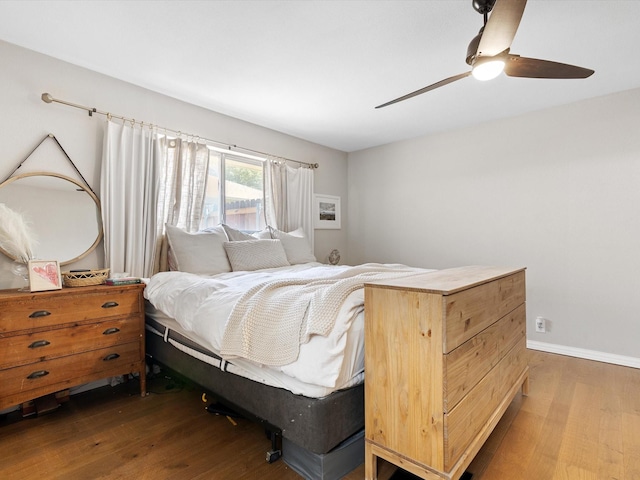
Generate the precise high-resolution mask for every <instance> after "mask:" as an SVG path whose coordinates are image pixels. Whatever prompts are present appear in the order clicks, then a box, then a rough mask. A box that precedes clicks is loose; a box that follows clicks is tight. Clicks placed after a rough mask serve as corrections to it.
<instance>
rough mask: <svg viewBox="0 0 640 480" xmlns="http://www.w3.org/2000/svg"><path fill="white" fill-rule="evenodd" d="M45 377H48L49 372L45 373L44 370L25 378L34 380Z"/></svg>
mask: <svg viewBox="0 0 640 480" xmlns="http://www.w3.org/2000/svg"><path fill="white" fill-rule="evenodd" d="M47 375H49V372H47V371H46V370H37V371H35V372H33V373H31V374H29V376H28V377H27V378H28V379H29V380H35V379H36V378H41V377H46V376H47Z"/></svg>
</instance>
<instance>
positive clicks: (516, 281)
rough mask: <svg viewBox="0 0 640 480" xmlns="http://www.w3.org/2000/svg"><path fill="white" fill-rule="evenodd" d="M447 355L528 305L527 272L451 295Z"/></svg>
mask: <svg viewBox="0 0 640 480" xmlns="http://www.w3.org/2000/svg"><path fill="white" fill-rule="evenodd" d="M444 301H445V312H446V313H445V321H446V326H445V331H446V337H445V344H444V345H445V346H444V351H445V353H449V352H451V351H452V350H453V349H455V348H457V347H459V346H460V345H462V344H463V343H464V342H466V341H467V340H469V339H470V338H472V337H474V336H475V335H477V334H478V333H480V332H481V331H482V330H484V329H485V328H487V327H488V326H489V325H491V324H493V323H495V322H497V321H498V320H499V319H501V318H502V317H504V316H505V315H507V314H508V313H509V312H512V311H513V310H515V309H516V308H517V307H518V306H519V305H520V304H523V303H524V302H525V276H524V271H521V272H517V273H514V274H513V275H509V276H507V277H503V278H500V279H498V280H494V281H492V282H488V283H485V284H482V285H478V286H476V287H474V288H470V289H468V290H463V291H461V292H458V293H454V294H453V295H448V296H446V297H445V299H444Z"/></svg>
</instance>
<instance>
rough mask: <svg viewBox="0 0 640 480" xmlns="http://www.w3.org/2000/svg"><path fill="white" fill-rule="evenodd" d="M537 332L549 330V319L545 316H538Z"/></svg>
mask: <svg viewBox="0 0 640 480" xmlns="http://www.w3.org/2000/svg"><path fill="white" fill-rule="evenodd" d="M536 332H538V333H546V332H547V319H546V318H544V317H536Z"/></svg>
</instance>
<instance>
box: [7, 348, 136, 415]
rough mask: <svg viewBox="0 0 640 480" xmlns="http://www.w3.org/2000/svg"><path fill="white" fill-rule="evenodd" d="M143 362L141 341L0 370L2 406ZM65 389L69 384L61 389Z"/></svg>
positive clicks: (123, 371)
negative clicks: (5, 401) (15, 398)
mask: <svg viewBox="0 0 640 480" xmlns="http://www.w3.org/2000/svg"><path fill="white" fill-rule="evenodd" d="M141 359H142V351H141V345H140V342H133V343H127V344H124V345H116V346H113V347H109V348H103V349H100V350H94V351H91V352H85V353H80V354H78V355H71V356H68V357H61V358H56V359H53V360H46V361H43V362H38V363H34V364H31V365H23V366H21V367H15V368H9V369H6V370H2V371H0V384H1V385H2V391H1V392H0V403H2V400H1V398H2V397H5V396H6V397H12V396H16V395H19V394H24V395H27V396H23V397H22V398H25V399H29V397H28V393H29V392H30V391H34V392H35V391H38V390H39V389H43V388H47V387H49V386H53V385H61V384H66V386H72V385H76V384H77V382H75V381H74V380H75V379H78V378H86V377H89V376H90V377H92V378H94V379H98V378H103V377H106V376H109V375H111V374H113V375H115V373H112V372H114V371H119V372H120V373H125V371H126V370H127V369H128V368H129V366H133V365H134V364H137V366H139V365H140V362H141ZM134 368H135V367H134ZM135 371H137V369H136V370H135ZM63 388H65V385H63V386H62V387H61V388H60V390H62V389H63ZM38 396H41V395H39V394H34V398H35V397H38ZM16 403H19V401H18V402H16Z"/></svg>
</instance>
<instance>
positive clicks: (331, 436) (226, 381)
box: [146, 317, 364, 480]
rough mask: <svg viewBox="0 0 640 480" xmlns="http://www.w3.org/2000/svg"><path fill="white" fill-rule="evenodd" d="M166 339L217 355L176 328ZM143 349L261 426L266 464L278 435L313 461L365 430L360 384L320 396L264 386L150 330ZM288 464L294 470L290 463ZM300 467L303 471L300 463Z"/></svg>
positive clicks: (276, 446)
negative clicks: (268, 443) (267, 440)
mask: <svg viewBox="0 0 640 480" xmlns="http://www.w3.org/2000/svg"><path fill="white" fill-rule="evenodd" d="M147 324H148V325H149V326H151V327H152V328H154V329H158V328H157V327H158V324H156V323H155V322H154V320H153V319H151V318H149V317H147ZM168 338H170V339H173V340H175V341H176V342H178V343H180V344H182V345H186V346H188V347H189V348H190V349H193V350H196V351H198V352H200V353H203V354H204V355H207V356H209V357H217V358H220V357H219V356H217V355H215V354H214V353H212V352H210V351H207V350H204V349H203V347H202V346H200V345H197V344H195V343H194V342H192V341H191V340H189V339H188V338H186V337H184V336H182V335H180V334H178V333H176V332H173V331H170V333H169V336H168ZM146 352H147V357H148V358H149V359H150V361H152V362H156V363H159V364H160V365H161V366H164V367H166V368H168V369H169V370H172V371H174V372H176V373H178V374H179V375H181V376H184V377H186V378H187V379H189V380H191V381H193V382H194V383H196V384H198V385H200V386H201V387H203V389H205V390H206V391H207V392H208V393H210V394H211V396H213V397H214V398H216V399H217V400H218V401H219V402H220V403H222V404H223V405H225V406H228V407H229V408H232V409H233V410H235V411H237V412H238V413H240V414H241V415H242V416H244V417H246V418H249V419H251V420H254V421H257V422H258V423H260V424H262V425H264V427H265V430H267V431H268V432H269V433H270V434H271V440H272V449H271V450H270V451H269V452H267V461H269V462H271V461H275V460H277V458H279V456H280V453H281V448H282V447H281V440H282V439H284V440H285V441H284V442H282V443H286V445H287V448H290V449H293V450H295V452H296V455H295V456H296V458H298V459H299V458H313V462H317V461H318V459H320V461H322V459H323V457H324V456H325V455H326V454H329V453H330V452H331V451H332V450H335V449H336V447H338V446H339V445H340V444H341V443H343V442H345V441H346V440H348V439H349V438H350V437H353V436H354V435H358V433H359V432H362V430H363V428H364V385H363V384H360V385H357V386H354V387H351V388H348V389H345V390H340V391H337V392H334V393H332V394H330V395H328V396H326V397H323V398H309V397H305V396H302V395H295V394H293V393H291V392H290V391H288V390H285V389H282V388H276V387H272V386H269V385H264V384H262V383H259V382H255V381H253V380H249V379H247V378H244V377H241V376H238V375H235V374H233V373H229V372H226V371H224V370H221V369H220V368H216V367H214V366H212V365H210V364H208V363H206V362H205V361H202V360H199V359H198V358H195V357H194V356H192V355H189V354H187V353H185V352H183V351H182V350H180V349H178V348H176V347H174V346H173V345H172V344H171V343H168V342H167V341H165V338H164V337H163V336H161V335H158V334H157V333H153V332H151V331H149V329H147V332H146ZM280 436H281V437H282V439H281V438H280ZM362 443H363V442H362ZM362 449H363V453H362V455H360V456H361V457H363V456H364V447H362ZM286 460H287V458H286V453H285V461H286ZM356 461H357V463H356V464H355V465H353V466H352V467H351V468H355V466H357V465H358V464H360V463H362V459H358V460H356ZM287 463H288V464H289V465H290V466H293V467H294V469H295V466H294V465H291V464H290V463H289V461H287ZM309 468H310V469H311V470H313V471H319V470H324V467H322V466H320V467H318V466H309ZM301 469H302V470H304V471H306V470H307V468H306V467H305V466H304V465H303V466H302V468H301ZM299 473H301V472H299ZM305 476H308V475H305ZM316 478H322V479H323V480H324V479H325V478H326V477H325V476H324V475H323V474H318V476H317V477H316ZM336 478H340V477H336Z"/></svg>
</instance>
